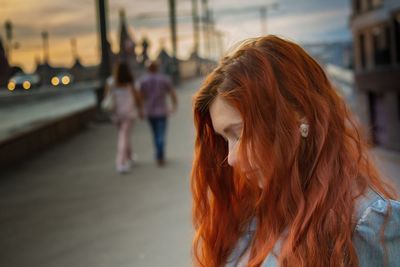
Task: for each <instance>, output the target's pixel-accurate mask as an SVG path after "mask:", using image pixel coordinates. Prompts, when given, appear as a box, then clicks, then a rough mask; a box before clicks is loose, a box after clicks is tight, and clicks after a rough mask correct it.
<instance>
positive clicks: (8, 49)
mask: <svg viewBox="0 0 400 267" xmlns="http://www.w3.org/2000/svg"><path fill="white" fill-rule="evenodd" d="M4 27H5V28H6V39H7V45H6V55H7V59H8V62H10V61H11V50H12V43H11V42H12V37H13V36H12V23H11V21H9V20H7V21H6V22H5V23H4Z"/></svg>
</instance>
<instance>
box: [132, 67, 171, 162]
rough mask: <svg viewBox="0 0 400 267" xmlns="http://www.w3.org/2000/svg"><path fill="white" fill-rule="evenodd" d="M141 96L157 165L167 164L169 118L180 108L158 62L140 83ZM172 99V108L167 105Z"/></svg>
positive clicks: (168, 80) (149, 69) (169, 82)
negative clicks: (166, 149)
mask: <svg viewBox="0 0 400 267" xmlns="http://www.w3.org/2000/svg"><path fill="white" fill-rule="evenodd" d="M138 87H139V91H140V96H141V99H142V101H143V109H144V115H145V116H146V117H147V119H148V121H149V124H150V127H151V130H152V134H153V143H154V147H155V157H156V160H157V164H158V165H159V166H163V165H164V164H165V146H166V134H167V122H168V116H169V115H170V114H172V113H174V112H175V111H176V109H177V106H178V99H177V95H176V92H175V89H174V87H173V85H172V82H171V80H170V79H169V78H168V77H167V76H166V75H164V74H161V73H159V72H158V65H157V63H156V62H154V61H153V62H151V63H150V64H149V66H148V72H147V73H146V74H145V75H144V77H143V78H142V79H140V81H139V86H138ZM168 96H169V97H170V98H171V101H172V107H171V108H169V107H168V104H167V97H168Z"/></svg>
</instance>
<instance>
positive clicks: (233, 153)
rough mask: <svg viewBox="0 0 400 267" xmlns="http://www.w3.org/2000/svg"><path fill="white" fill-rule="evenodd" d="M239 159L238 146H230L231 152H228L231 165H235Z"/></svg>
mask: <svg viewBox="0 0 400 267" xmlns="http://www.w3.org/2000/svg"><path fill="white" fill-rule="evenodd" d="M236 160H237V148H236V146H232V145H230V146H229V153H228V164H229V165H230V166H232V167H233V166H234V165H235V163H236Z"/></svg>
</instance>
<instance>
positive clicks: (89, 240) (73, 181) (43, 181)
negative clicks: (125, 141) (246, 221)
mask: <svg viewBox="0 0 400 267" xmlns="http://www.w3.org/2000/svg"><path fill="white" fill-rule="evenodd" d="M199 84H200V80H197V81H192V82H188V83H184V84H183V86H182V87H183V88H179V89H178V92H179V100H180V106H179V111H178V113H177V114H175V115H174V116H173V117H172V118H171V120H170V121H169V136H168V146H167V155H168V163H167V165H166V167H165V168H158V167H156V164H155V162H154V160H153V147H152V143H151V136H150V131H149V126H148V124H147V122H146V121H141V122H138V123H137V124H135V126H134V133H133V135H134V136H133V143H134V149H135V152H136V153H137V154H138V156H139V160H138V163H137V164H136V165H135V166H134V170H133V172H132V173H131V174H129V175H123V176H121V175H118V174H116V173H115V170H114V156H115V149H116V137H117V136H116V135H117V132H116V129H114V127H113V126H112V125H111V124H102V125H99V124H96V125H92V126H91V127H89V129H87V130H85V131H84V132H82V133H81V134H79V135H77V136H75V137H73V138H71V139H70V140H68V141H67V142H65V143H63V144H60V145H59V146H57V147H54V148H52V149H51V150H48V151H46V152H45V153H43V154H40V155H37V156H36V157H33V158H31V159H30V160H27V161H26V162H25V163H24V164H23V165H21V166H20V168H19V169H15V170H12V171H10V172H8V173H5V174H1V176H2V177H1V178H2V179H1V180H0V210H1V213H0V229H1V231H0V266H10V267H26V266H30V267H47V266H49V267H50V266H51V267H56V266H74V267H80V266H82V267H101V266H104V267H125V266H135V267H136V266H138V267H141V266H143V267H149V266H173V267H179V266H190V265H191V256H190V248H191V240H192V236H193V233H192V226H191V221H190V220H191V197H190V184H189V176H190V167H191V161H192V148H193V123H192V115H191V114H192V112H191V101H192V100H191V97H192V94H193V93H194V92H195V89H197V88H198V86H199Z"/></svg>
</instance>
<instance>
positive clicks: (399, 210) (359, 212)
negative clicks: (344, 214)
mask: <svg viewBox="0 0 400 267" xmlns="http://www.w3.org/2000/svg"><path fill="white" fill-rule="evenodd" d="M355 216H356V220H357V224H356V228H357V227H358V226H359V225H360V224H361V223H363V222H364V221H366V220H368V219H372V218H374V217H381V216H382V217H388V218H389V219H390V218H393V219H396V218H400V202H399V201H397V200H393V199H388V198H386V197H384V196H383V195H381V194H380V193H378V192H376V191H375V190H373V189H368V190H367V192H366V193H365V194H364V195H363V196H361V197H360V198H359V199H358V200H357V201H356V213H355Z"/></svg>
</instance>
